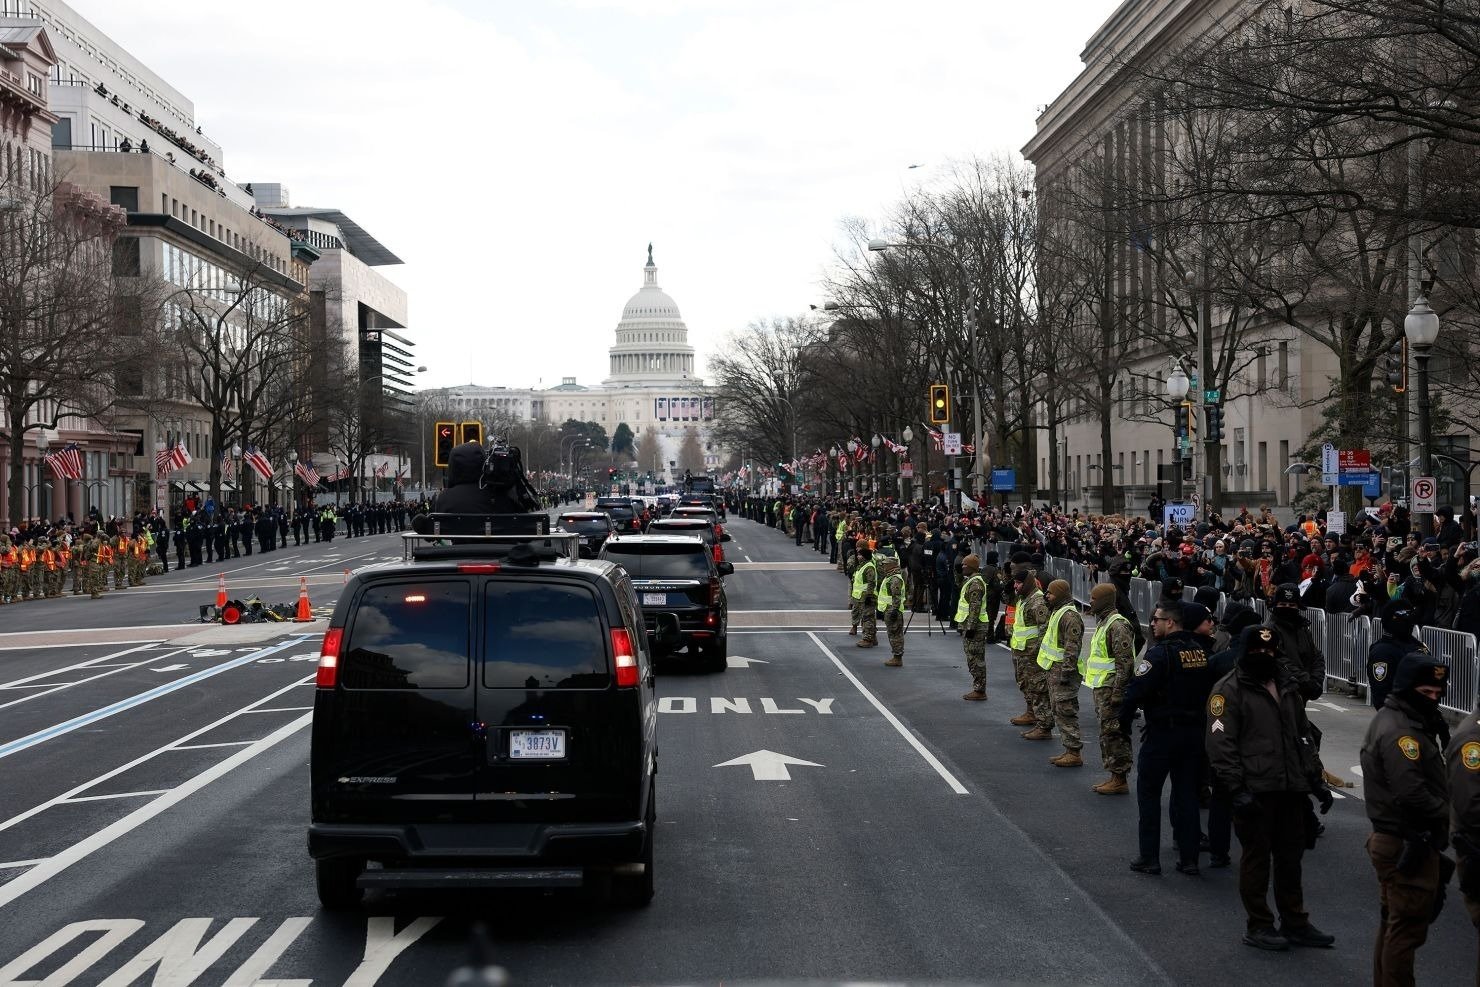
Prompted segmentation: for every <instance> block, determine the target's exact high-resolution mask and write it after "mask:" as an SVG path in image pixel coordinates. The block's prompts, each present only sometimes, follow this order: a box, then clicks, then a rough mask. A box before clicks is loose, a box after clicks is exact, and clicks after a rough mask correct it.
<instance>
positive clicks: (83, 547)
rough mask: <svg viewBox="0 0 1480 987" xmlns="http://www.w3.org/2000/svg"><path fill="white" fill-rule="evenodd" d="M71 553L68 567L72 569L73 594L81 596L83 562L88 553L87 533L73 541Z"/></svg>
mask: <svg viewBox="0 0 1480 987" xmlns="http://www.w3.org/2000/svg"><path fill="white" fill-rule="evenodd" d="M69 554H70V556H71V558H70V560H69V562H68V568H69V569H71V571H72V595H73V596H81V595H82V563H83V559H84V557H85V556H86V555H87V535H82V536H80V537H79V538H78V539H77V540H75V541H74V542H73V543H72V550H71V552H70V553H69Z"/></svg>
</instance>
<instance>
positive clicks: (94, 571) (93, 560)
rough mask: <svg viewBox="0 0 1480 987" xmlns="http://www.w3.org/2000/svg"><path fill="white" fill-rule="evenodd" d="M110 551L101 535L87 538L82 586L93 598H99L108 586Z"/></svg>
mask: <svg viewBox="0 0 1480 987" xmlns="http://www.w3.org/2000/svg"><path fill="white" fill-rule="evenodd" d="M111 551H112V549H110V548H109V547H108V543H107V542H106V541H105V540H104V539H103V536H102V535H97V536H96V537H90V538H88V540H87V551H86V552H84V553H83V560H84V562H83V573H82V586H83V588H84V589H86V590H87V593H88V595H89V596H90V597H92V598H93V599H94V600H97V599H100V598H101V597H102V595H103V591H104V590H105V589H107V588H108V569H109V568H110V567H111V566H110V556H109V553H110V552H111Z"/></svg>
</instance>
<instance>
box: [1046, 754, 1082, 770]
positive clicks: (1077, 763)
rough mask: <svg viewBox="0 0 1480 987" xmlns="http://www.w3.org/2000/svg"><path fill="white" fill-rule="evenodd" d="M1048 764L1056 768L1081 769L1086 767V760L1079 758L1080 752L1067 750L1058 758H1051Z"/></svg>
mask: <svg viewBox="0 0 1480 987" xmlns="http://www.w3.org/2000/svg"><path fill="white" fill-rule="evenodd" d="M1048 763H1049V764H1052V765H1053V766H1054V767H1056V768H1080V767H1083V766H1084V758H1082V757H1080V756H1079V752H1078V751H1070V750H1066V751H1064V753H1062V754H1060V755H1059V756H1058V757H1051V758H1049V759H1048Z"/></svg>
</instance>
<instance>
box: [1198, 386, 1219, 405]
mask: <svg viewBox="0 0 1480 987" xmlns="http://www.w3.org/2000/svg"><path fill="white" fill-rule="evenodd" d="M1222 397H1223V392H1222V391H1220V390H1218V389H1217V388H1212V389H1210V390H1206V391H1203V403H1204V404H1217V403H1218V402H1219V400H1221V399H1222Z"/></svg>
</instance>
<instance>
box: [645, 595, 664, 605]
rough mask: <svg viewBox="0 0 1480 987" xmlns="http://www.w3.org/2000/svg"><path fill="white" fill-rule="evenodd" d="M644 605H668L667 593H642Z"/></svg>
mask: <svg viewBox="0 0 1480 987" xmlns="http://www.w3.org/2000/svg"><path fill="white" fill-rule="evenodd" d="M642 605H643V606H645V607H662V606H667V605H668V594H667V593H644V594H642Z"/></svg>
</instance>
